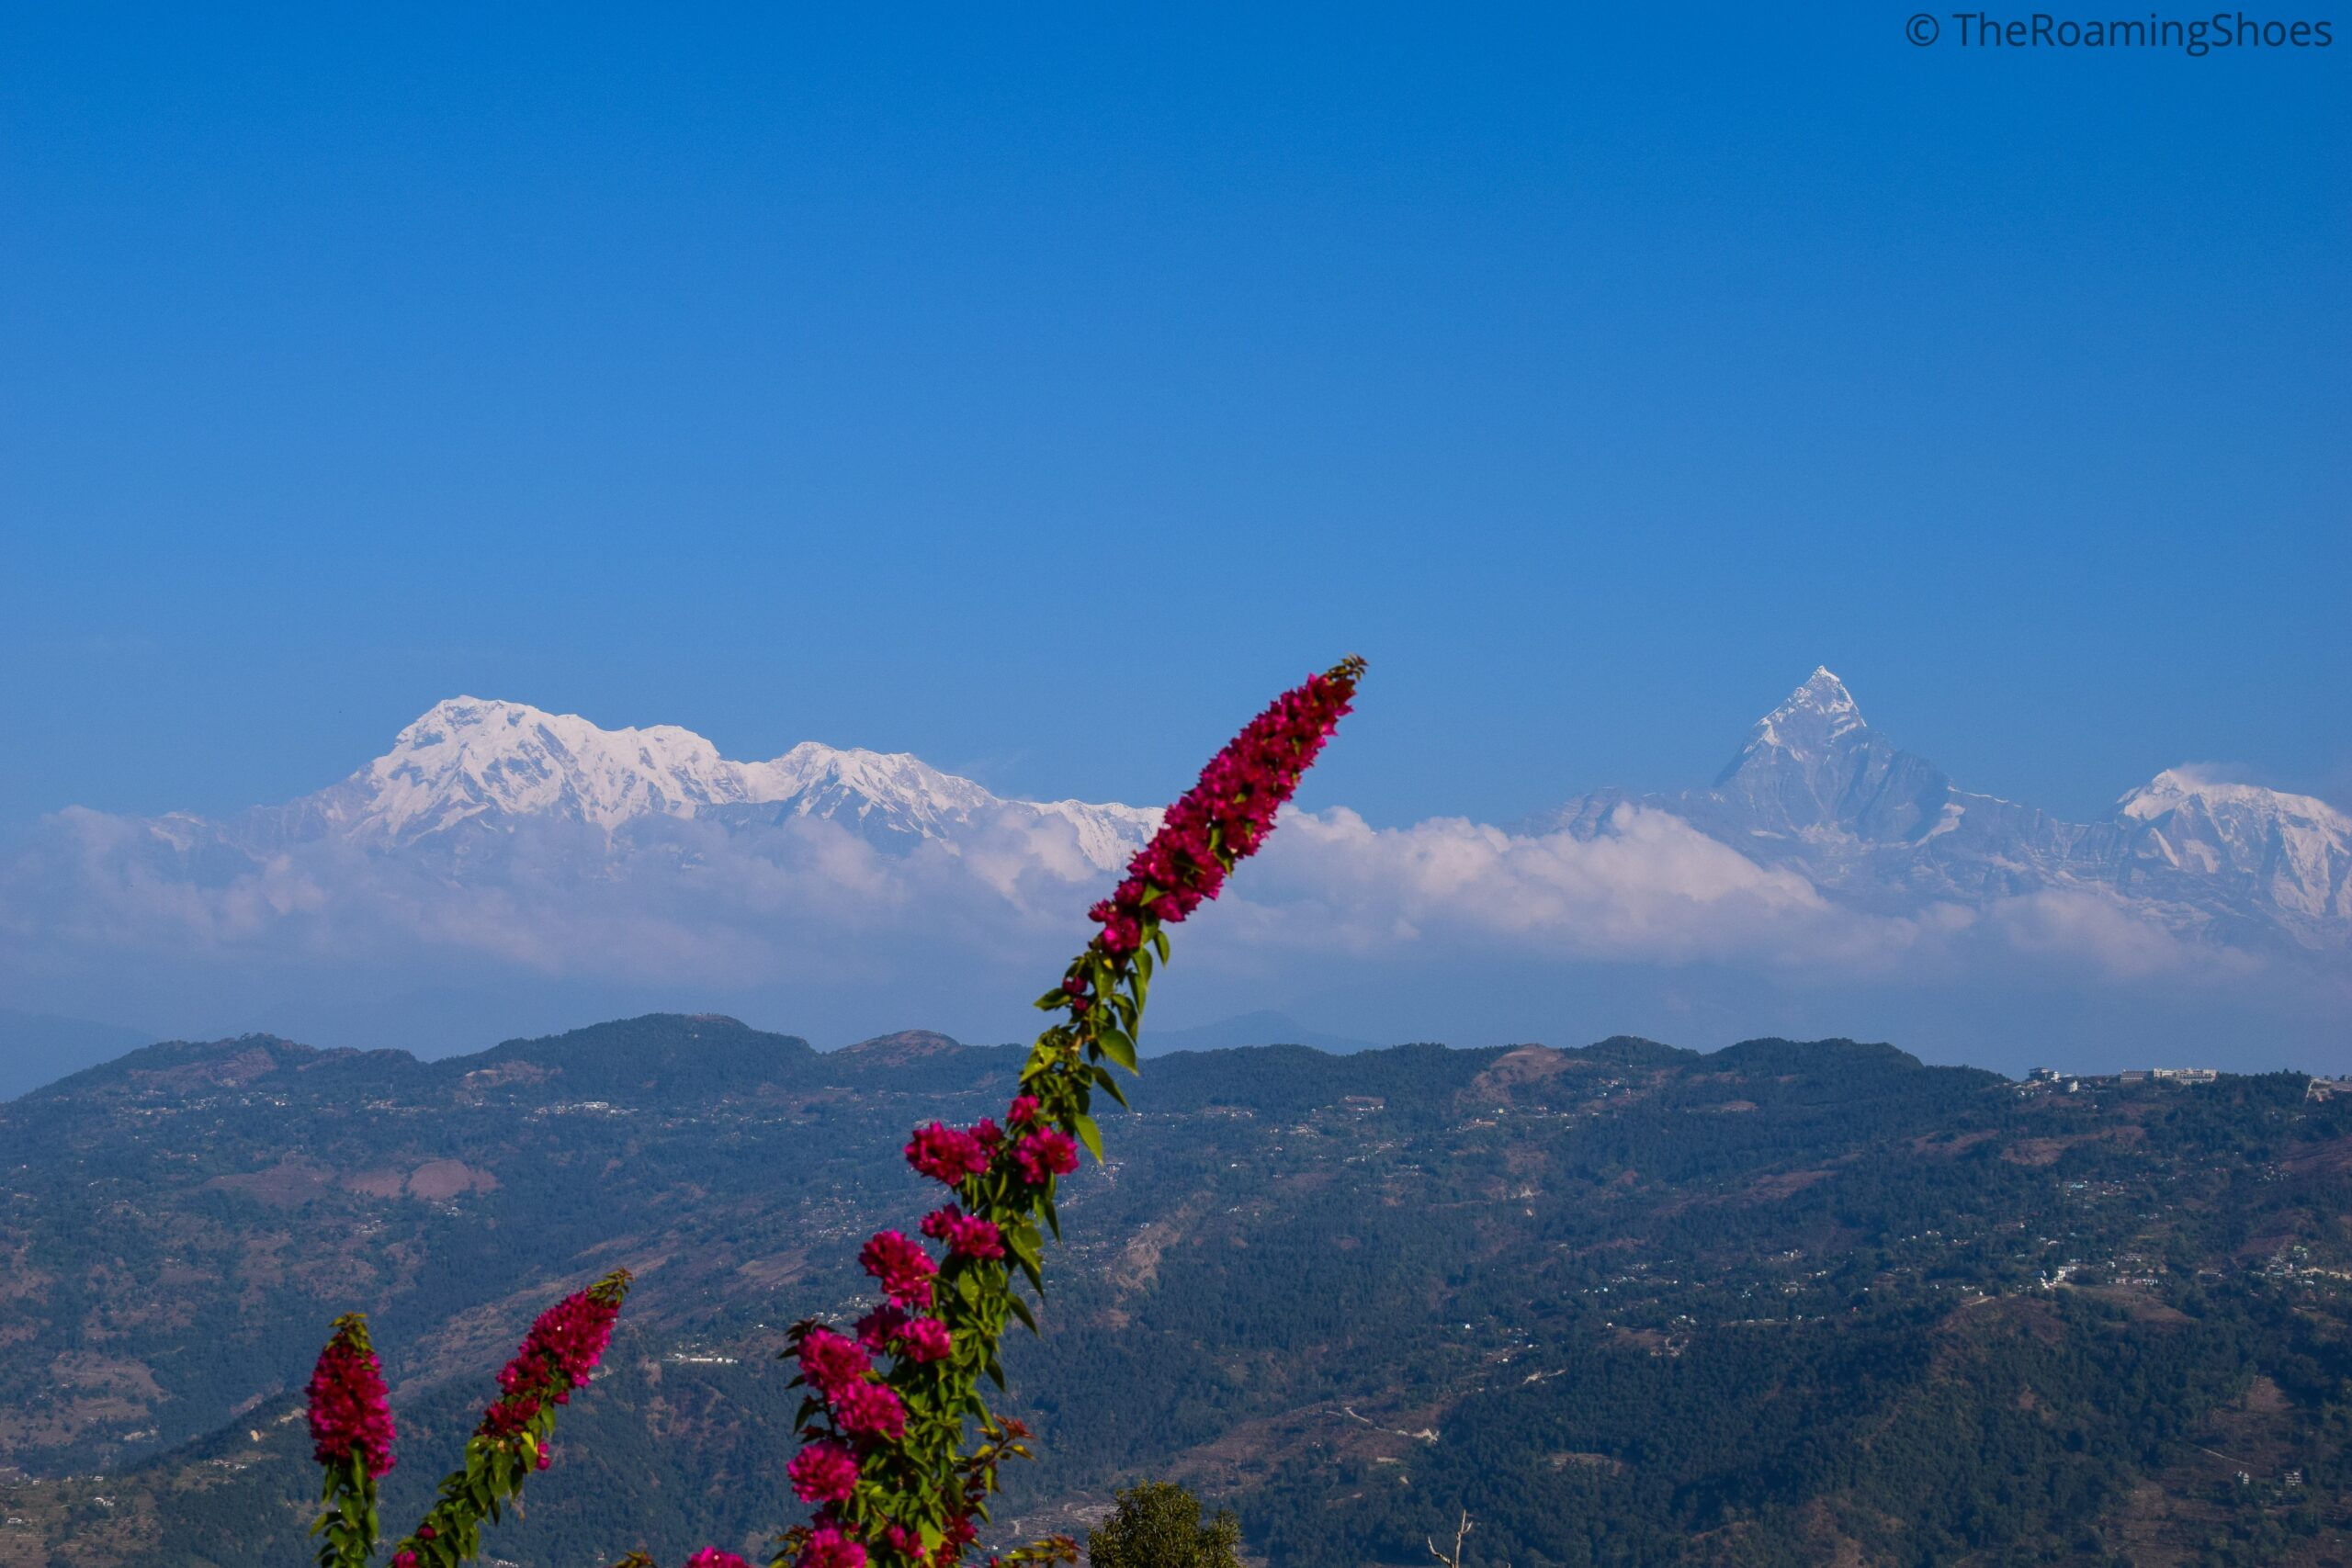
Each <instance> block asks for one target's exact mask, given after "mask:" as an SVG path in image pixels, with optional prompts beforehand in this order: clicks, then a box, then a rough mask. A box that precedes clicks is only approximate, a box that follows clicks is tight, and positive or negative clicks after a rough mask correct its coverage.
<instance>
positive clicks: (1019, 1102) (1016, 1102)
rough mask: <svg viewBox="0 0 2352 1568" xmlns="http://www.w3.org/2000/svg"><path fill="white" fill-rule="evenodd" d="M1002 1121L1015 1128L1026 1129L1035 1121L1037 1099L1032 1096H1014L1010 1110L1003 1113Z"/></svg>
mask: <svg viewBox="0 0 2352 1568" xmlns="http://www.w3.org/2000/svg"><path fill="white" fill-rule="evenodd" d="M1004 1119H1005V1120H1006V1121H1008V1122H1012V1124H1013V1125H1014V1126H1016V1127H1026V1126H1027V1125H1028V1124H1029V1123H1030V1122H1035V1120H1036V1119H1037V1097H1036V1096H1035V1095H1034V1094H1016V1095H1014V1096H1013V1097H1012V1106H1011V1108H1010V1109H1008V1110H1007V1111H1005V1113H1004Z"/></svg>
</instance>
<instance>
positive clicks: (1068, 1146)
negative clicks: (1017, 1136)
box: [1012, 1127, 1078, 1187]
mask: <svg viewBox="0 0 2352 1568" xmlns="http://www.w3.org/2000/svg"><path fill="white" fill-rule="evenodd" d="M1012 1157H1013V1159H1014V1160H1015V1161H1016V1162H1018V1163H1019V1165H1020V1167H1021V1173H1022V1174H1023V1176H1025V1177H1027V1178H1028V1179H1029V1182H1030V1185H1031V1186H1033V1187H1037V1186H1043V1185H1044V1184H1045V1180H1046V1176H1047V1175H1048V1174H1051V1175H1054V1176H1068V1175H1069V1173H1070V1172H1071V1171H1073V1170H1076V1169H1077V1168H1078V1145H1077V1144H1075V1143H1074V1142H1072V1141H1071V1139H1070V1135H1069V1134H1068V1133H1065V1132H1063V1131H1061V1130H1060V1129H1059V1128H1057V1127H1039V1128H1036V1129H1035V1130H1034V1131H1032V1132H1031V1133H1030V1134H1028V1135H1027V1136H1026V1137H1024V1138H1023V1139H1022V1140H1021V1141H1020V1142H1019V1143H1017V1144H1015V1145H1012Z"/></svg>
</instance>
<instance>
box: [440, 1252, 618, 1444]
mask: <svg viewBox="0 0 2352 1568" xmlns="http://www.w3.org/2000/svg"><path fill="white" fill-rule="evenodd" d="M617 1282H618V1283H620V1284H624V1285H625V1284H626V1283H627V1280H626V1277H625V1276H624V1277H622V1278H621V1279H620V1280H618V1281H617ZM620 1312H621V1303H620V1292H619V1291H618V1290H616V1289H615V1288H614V1286H613V1282H600V1283H599V1284H597V1285H595V1286H594V1287H592V1288H590V1289H588V1290H585V1291H578V1292H573V1293H572V1294H571V1295H568V1296H566V1297H564V1298H563V1300H561V1301H560V1302H558V1303H555V1305H553V1306H551V1307H549V1308H548V1310H547V1311H545V1312H543V1313H541V1314H539V1318H538V1321H537V1323H534V1324H532V1325H531V1332H530V1333H528V1334H526V1335H525V1336H524V1337H523V1344H522V1348H520V1349H518V1350H516V1351H515V1359H513V1360H511V1361H509V1362H507V1363H506V1365H505V1366H504V1367H503V1369H501V1370H500V1371H499V1374H498V1386H499V1387H500V1388H502V1389H503V1390H505V1392H506V1397H505V1398H503V1399H502V1400H500V1401H499V1402H498V1403H497V1404H493V1405H492V1406H491V1407H490V1408H489V1409H488V1410H485V1411H484V1412H482V1418H481V1424H480V1425H479V1426H477V1427H475V1428H474V1430H475V1431H476V1432H477V1433H478V1434H479V1435H481V1436H482V1437H485V1438H512V1437H514V1436H515V1434H517V1433H519V1432H521V1431H522V1430H523V1428H524V1427H526V1426H528V1425H529V1424H530V1421H531V1418H532V1417H533V1416H537V1414H538V1413H539V1409H540V1400H541V1397H542V1396H544V1397H546V1398H548V1399H551V1400H553V1401H554V1402H555V1403H556V1404H571V1391H572V1390H573V1389H575V1388H580V1387H582V1386H583V1385H585V1384H586V1382H588V1378H589V1375H590V1374H591V1373H593V1372H594V1371H595V1370H596V1364H597V1363H598V1362H599V1361H601V1360H603V1359H605V1348H606V1347H607V1346H609V1345H610V1344H612V1342H613V1323H614V1320H615V1319H616V1318H618V1317H619V1316H620Z"/></svg>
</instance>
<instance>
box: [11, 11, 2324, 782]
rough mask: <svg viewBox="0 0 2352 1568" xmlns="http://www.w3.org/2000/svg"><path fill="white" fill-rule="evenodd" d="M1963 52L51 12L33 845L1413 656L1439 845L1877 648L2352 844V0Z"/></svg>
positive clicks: (938, 755) (15, 170) (1195, 712)
mask: <svg viewBox="0 0 2352 1568" xmlns="http://www.w3.org/2000/svg"><path fill="white" fill-rule="evenodd" d="M1276 9H1278V10H1279V11H1280V13H1281V14H1280V15H1272V14H1270V10H1276ZM1906 14H1907V13H1906V11H1905V8H1904V7H1900V6H1891V7H1839V6H1832V7H1822V6H1772V7H1763V6H1740V7H1736V8H1728V9H1710V8H1707V7H1699V6H1691V7H1654V6H1623V7H1619V8H1617V10H1616V13H1615V14H1613V15H1601V16H1594V17H1587V16H1578V15H1577V14H1576V13H1575V12H1574V11H1573V10H1572V9H1571V8H1567V7H1559V6H1544V7H1540V8H1533V7H1531V8H1527V9H1523V10H1518V11H1507V10H1503V9H1499V8H1464V7H1439V6H1427V7H1420V8H1416V9H1411V10H1397V9H1389V8H1383V7H1377V6H1363V5H1350V6H1344V7H1336V6H1335V7H1329V8H1318V9H1308V8H1305V7H1280V8H1269V7H1263V6H1251V7H1242V8H1234V9H1230V10H1210V9H1205V8H1185V9H1184V10H1183V11H1182V14H1181V15H1177V14H1173V13H1170V12H1162V11H1160V10H1159V9H1158V8H1138V7H1103V6H1090V7H1083V8H1071V9H1057V8H1048V7H1045V6H1020V7H1010V6H997V7H978V6H956V7H937V8H932V7H907V6H892V7H885V8H878V9H877V8H874V7H851V6H830V7H819V6H795V7H783V6H769V7H741V8H735V9H731V10H726V11H723V12H711V11H704V10H700V9H697V10H695V11H694V12H693V13H691V14H687V13H682V12H680V11H679V10H678V9H677V8H674V7H672V8H662V9H659V10H657V9H655V8H651V7H647V8H643V9H642V10H641V11H640V12H639V14H638V15H637V16H635V17H626V16H623V15H622V14H620V13H617V12H611V11H605V10H596V11H594V12H591V11H588V10H586V9H584V8H579V7H562V8H558V7H548V8H545V9H540V10H526V9H525V8H522V7H513V6H494V7H493V6H469V7H462V8H459V7H450V8H447V9H445V10H443V11H441V12H439V13H438V14H437V15H432V16H428V15H424V14H421V13H417V12H414V11H413V10H411V9H409V8H394V9H379V10H376V11H373V12H368V13H365V14H362V13H358V12H355V11H353V10H351V9H350V8H345V7H317V6H313V7H286V8H283V9H281V10H277V11H275V12H260V11H231V10H228V9H226V8H213V7H196V8H190V7H173V8H169V9H164V8H160V7H158V8H154V9H152V10H140V9H134V8H99V7H80V6H51V7H39V8H36V7H29V6H19V7H13V8H11V9H10V10H9V11H8V12H7V13H6V19H5V21H0V78H5V80H0V87H4V88H5V91H0V528H5V531H6V541H5V543H6V550H5V556H0V563H4V564H0V668H5V669H6V681H5V682H0V722H5V724H6V733H7V735H8V736H9V738H10V739H9V744H8V746H7V747H6V750H5V752H0V826H8V825H20V824H23V823H25V822H27V821H28V820H29V819H30V818H33V817H34V816H35V815H36V814H38V813H40V812H42V811H46V810H51V809H53V808H55V807H60V806H62V805H65V804H67V803H69V802H78V803H83V804H87V805H91V806H96V807H104V808H107V809H114V810H128V811H142V812H143V811H153V810H160V809H164V808H169V807H187V808H193V809H197V810H200V811H206V812H222V811H227V810H231V809H233V808H235V807H241V806H243V805H246V804H250V803H253V802H255V801H261V800H271V799H282V798H286V797H288V796H290V795H296V794H300V793H302V792H305V791H307V790H310V789H312V788H315V787H317V786H319V785H321V784H325V783H327V782H329V781H331V780H332V779H334V778H335V777H337V776H339V775H340V774H341V773H344V772H345V771H347V770H348V769H349V768H351V767H352V766H354V765H356V764H357V763H358V762H359V761H362V760H364V759H365V758H367V757H368V756H371V755H373V754H375V753H376V752H377V751H379V750H381V749H382V748H383V745H384V743H385V741H386V740H387V739H389V737H390V733H391V732H392V731H393V730H394V729H396V728H398V727H399V726H400V725H401V723H402V722H404V721H405V720H406V719H408V718H409V717H411V716H413V715H414V714H416V713H417V712H418V711H420V710H422V709H423V708H424V707H425V706H426V705H429V704H430V703H431V702H433V701H434V700H435V699H436V698H439V697H442V696H445V695H449V694H454V693H457V692H459V691H467V692H471V693H474V694H481V695H497V696H508V697H514V698H518V699H522V700H526V701H529V702H533V703H537V704H539V705H543V706H548V707H557V708H564V709H571V710H575V711H579V712H582V713H584V714H587V715H588V716H591V717H594V718H595V719H597V720H598V721H600V722H603V723H606V724H619V723H652V722H664V721H667V722H676V723H682V724H685V725H689V726H692V727H694V728H697V729H700V730H702V731H704V732H705V733H707V734H708V735H710V736H711V737H712V738H713V739H716V740H718V742H719V743H720V745H721V747H722V749H724V750H727V751H728V752H729V754H732V755H737V756H747V755H767V754H771V753H773V752H775V751H776V750H781V749H782V748H783V747H785V746H786V745H787V744H789V743H790V742H792V741H795V740H797V739H804V738H814V739H825V740H828V741H831V742H833V743H836V744H862V745H868V746H876V747H882V748H888V749H909V750H916V751H918V752H920V753H922V755H923V756H925V757H926V758H928V759H930V760H931V761H935V762H938V763H940V764H942V765H945V766H949V767H954V768H958V769H962V770H965V771H968V772H970V773H974V774H975V775H977V776H978V777H980V778H981V779H983V780H984V781H986V782H987V783H989V784H991V785H993V786H995V787H997V788H999V789H1000V790H1003V791H1006V792H1012V793H1038V794H1049V795H1066V794H1080V795H1088V796H1091V797H1095V798H1104V797H1109V798H1120V799H1130V800H1137V801H1149V800H1154V799H1159V798H1164V797H1165V796H1166V795H1168V794H1169V793H1170V790H1171V789H1172V788H1173V787H1174V786H1175V785H1177V784H1181V783H1182V781H1183V775H1184V774H1185V773H1187V772H1188V771H1189V769H1190V768H1191V767H1193V766H1196V765H1197V761H1198V758H1199V756H1200V755H1201V754H1202V751H1203V750H1204V744H1205V743H1207V742H1210V741H1213V740H1214V739H1216V738H1217V737H1219V736H1221V735H1222V734H1223V733H1224V732H1225V731H1226V729H1227V728H1229V724H1230V721H1231V719H1232V718H1233V717H1234V716H1235V715H1236V714H1237V713H1238V712H1242V711H1246V710H1247V709H1248V708H1249V707H1250V706H1251V705H1254V704H1255V703H1256V702H1257V701H1258V700H1259V699H1260V698H1261V696H1262V695H1263V694H1265V693H1266V692H1267V691H1268V690H1270V689H1271V688H1272V686H1274V685H1275V684H1277V683H1279V682H1282V681H1283V680H1286V679H1288V678H1290V677H1292V676H1293V675H1295V673H1296V672H1298V671H1301V670H1303V669H1305V668H1306V667H1309V666H1311V665H1317V664H1320V663H1323V662H1326V661H1327V660H1329V658H1330V657H1331V656H1333V655H1335V654H1337V653H1339V652H1340V651H1343V650H1346V649H1358V650H1361V651H1363V652H1364V653H1366V654H1368V655H1370V656H1371V657H1372V658H1373V660H1374V685H1373V687H1372V688H1371V691H1372V699H1371V701H1369V702H1368V704H1367V705H1366V708H1365V710H1364V714H1363V717H1362V718H1361V719H1360V720H1359V721H1358V723H1357V725H1356V727H1355V728H1354V729H1353V730H1352V731H1351V737H1350V750H1349V753H1348V761H1347V766H1346V768H1345V769H1344V770H1339V769H1334V770H1330V771H1329V773H1328V775H1327V776H1326V777H1325V778H1323V779H1321V780H1318V781H1317V784H1316V786H1315V787H1316V789H1317V790H1318V791H1319V792H1320V794H1319V795H1315V796H1313V797H1312V798H1316V799H1317V800H1320V801H1330V800H1345V801H1347V802H1349V803H1351V804H1354V805H1357V806H1359V807H1363V809H1365V810H1366V811H1367V813H1368V814H1370V815H1372V816H1373V817H1374V818H1375V819H1376V820H1400V819H1408V818H1417V817H1419V816H1423V815H1427V814H1430V813H1435V812H1461V813H1466V814H1470V815H1473V816H1477V817H1481V818H1487V819H1498V820H1508V819H1510V818H1514V817H1516V816H1517V815H1519V814H1520V813H1521V812H1524V811H1527V810H1529V809H1532V808H1534V807H1539V806H1542V805H1544V804H1547V803H1549V802H1550V801H1551V800H1553V799H1555V798H1557V797H1558V796H1561V795H1566V793H1568V792H1569V791H1570V790H1572V789H1577V788H1582V787H1587V786H1591V785H1598V784H1612V783H1613V784H1627V785H1632V786H1636V787H1651V786H1677V785H1680V784H1689V783H1696V782H1703V781H1704V780H1705V779H1706V778H1707V777H1708V776H1709V775H1711V773H1712V772H1713V769H1714V768H1715V767H1716V766H1717V765H1718V764H1719V763H1720V762H1721V761H1722V760H1723V759H1724V757H1725V756H1726V755H1728V753H1729V751H1730V750H1731V749H1732V748H1733V747H1734V746H1735V745H1736V742H1737V740H1738V739H1739V737H1740V734H1741V732H1742V730H1743V729H1744V727H1745V726H1746V725H1747V722H1748V721H1749V720H1750V719H1751V718H1753V717H1754V716H1755V715H1756V714H1757V713H1758V712H1759V711H1761V710H1762V709H1763V708H1764V707H1766V706H1769V705H1770V704H1771V702H1773V701H1774V700H1775V699H1777V698H1778V697H1779V696H1780V695H1781V694H1782V693H1783V692H1784V691H1785V690H1786V689H1787V688H1788V687H1790V686H1791V685H1792V684H1794V683H1795V682H1797V681H1798V680H1799V679H1801V678H1802V677H1803V676H1804V674H1805V672H1806V671H1809V670H1810V669H1811V668H1812V667H1813V666H1814V665H1815V663H1816V662H1822V661H1826V662H1827V663H1828V664H1830V665H1831V666H1832V667H1833V668H1835V669H1837V670H1838V671H1839V672H1840V673H1842V674H1843V675H1845V676H1846V677H1847V678H1848V680H1849V682H1851V683H1852V684H1853V685H1854V687H1855V689H1856V691H1857V693H1858V694H1859V695H1860V699H1861V701H1862V704H1863V706H1864V709H1865V711H1866V712H1867V713H1869V714H1870V716H1871V717H1872V719H1873V721H1874V722H1876V723H1878V724H1880V725H1881V726H1882V727H1883V728H1887V729H1889V730H1891V731H1892V732H1893V733H1894V735H1895V737H1896V738H1897V739H1900V740H1902V741H1904V742H1905V743H1906V744H1909V745H1911V746H1913V747H1914V748H1915V749H1917V750H1923V751H1926V752H1928V754H1929V755H1931V756H1933V757H1935V758H1937V759H1938V760H1939V761H1941V762H1942V763H1944V764H1945V766H1946V767H1947V768H1949V769H1950V770H1951V772H1953V773H1955V774H1956V775H1957V776H1958V777H1959V778H1960V779H1961V780H1962V782H1963V783H1964V784H1968V785H1970V786H1972V787H1975V788H1981V789H1986V790H1991V791H1995V792H1996V793H2000V794H2004V795H2011V796H2015V797H2020V798H2025V799H2030V800H2033V801H2036V802H2039V803H2041V804H2045V805H2047V806H2049V807H2053V808H2056V809H2058V810H2061V811H2063V812H2068V813H2078V814H2081V813H2090V812H2095V811H2097V810H2098V809H2100V808H2101V807H2103V805H2104V803H2105V802H2106V801H2108V800H2109V799H2110V798H2111V797H2112V796H2113V795H2116V794H2118V793H2120V791H2121V790H2122V789H2124V788H2125V787H2127V786H2129V785H2130V784H2134V783H2136V782H2139V781H2141V780H2143V779H2144V778H2145V777H2146V776H2147V775H2148V774H2150V773H2153V772H2154V770H2156V769H2157V768H2159V767H2161V766H2164V765H2166V764H2169V763H2172V762H2176V761H2183V760H2188V759H2199V760H2223V761H2235V762H2240V763H2244V764H2245V765H2247V766H2248V767H2249V768H2251V769H2252V770H2253V771H2254V774H2255V776H2257V777H2259V778H2261V779H2262V780H2263V781H2264V782H2267V783H2272V784H2283V785H2288V786H2292V787H2302V788H2311V789H2318V790H2321V791H2323V792H2324V793H2329V794H2332V795H2333V796H2334V797H2335V799H2336V800H2338V801H2339V802H2340V803H2352V798H2348V797H2352V700H2347V691H2346V685H2347V682H2346V671H2347V669H2352V660H2347V658H2346V635H2345V634H2346V626H2347V624H2348V623H2352V545H2347V539H2352V520H2348V519H2347V505H2346V503H2347V499H2352V496H2348V495H2347V490H2348V488H2352V487H2347V484H2346V477H2347V464H2352V441H2347V440H2346V430H2347V427H2352V420H2347V414H2352V395H2347V380H2346V366H2347V365H2352V341H2347V340H2352V333H2347V330H2346V328H2347V307H2346V284H2347V281H2352V269H2348V268H2347V265H2346V262H2347V254H2352V251H2347V240H2352V223H2347V200H2348V199H2352V182H2347V178H2346V174H2347V169H2346V126H2347V123H2352V120H2347V116H2346V110H2347V107H2352V93H2347V85H2352V15H2347V16H2345V17H2338V18H2337V26H2336V28H2335V34H2336V43H2335V47H2334V48H2333V49H2331V50H2328V51H2302V52H2297V51H2263V52H2260V53H2246V52H2242V51H2240V52H2233V53H2232V54H2230V55H2227V56H2222V55H2214V56H2209V57H2206V58H2204V59H2190V58H2188V57H2186V56H2184V55H2181V54H2179V53H2177V52H2154V51H2148V52H2142V53H2135V54H2108V55H2104V56H2101V55H2093V54H2088V53H2080V52H2078V53H2059V52H2044V53H2039V54H2028V53H2021V52H2010V53H2005V54H1997V55H1996V54H1990V53H1987V52H1985V51H1982V50H1964V49H1962V48H1959V47H1957V45H1956V43H1955V42H1954V39H1953V38H1952V37H1951V31H1950V29H1949V27H1948V28H1947V33H1946V37H1945V39H1944V40H1943V41H1942V42H1941V43H1940V44H1939V45H1938V46H1936V47H1932V48H1927V49H1920V48H1915V47H1913V46H1912V45H1911V44H1910V43H1908V42H1907V41H1906V40H1905V37H1904V31H1903V22H1904V17H1905V15H1906ZM2266 14H2267V13H2266ZM2312 14H2313V15H2318V14H2321V13H2317V12H2314V13H2312Z"/></svg>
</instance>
